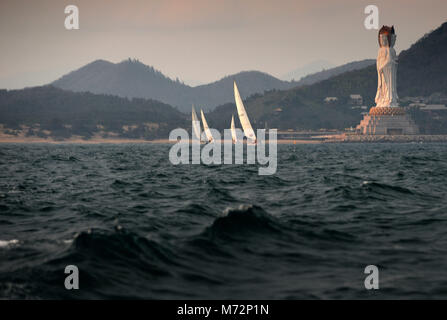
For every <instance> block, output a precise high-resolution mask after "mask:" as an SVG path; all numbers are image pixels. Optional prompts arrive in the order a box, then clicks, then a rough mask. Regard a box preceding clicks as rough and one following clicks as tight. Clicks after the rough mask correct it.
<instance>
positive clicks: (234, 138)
mask: <svg viewBox="0 0 447 320" xmlns="http://www.w3.org/2000/svg"><path fill="white" fill-rule="evenodd" d="M231 138H232V140H233V144H236V143H237V136H236V128H235V127H234V115H232V116H231Z"/></svg>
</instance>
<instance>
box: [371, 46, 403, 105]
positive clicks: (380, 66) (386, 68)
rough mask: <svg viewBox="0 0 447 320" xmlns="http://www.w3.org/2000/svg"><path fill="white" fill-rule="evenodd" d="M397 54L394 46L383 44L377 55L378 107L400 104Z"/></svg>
mask: <svg viewBox="0 0 447 320" xmlns="http://www.w3.org/2000/svg"><path fill="white" fill-rule="evenodd" d="M396 74H397V55H396V50H394V48H390V47H388V46H383V47H381V48H380V49H379V53H378V55H377V76H378V84H377V94H376V99H375V101H376V107H396V106H398V103H397V101H398V96H397V88H396Z"/></svg>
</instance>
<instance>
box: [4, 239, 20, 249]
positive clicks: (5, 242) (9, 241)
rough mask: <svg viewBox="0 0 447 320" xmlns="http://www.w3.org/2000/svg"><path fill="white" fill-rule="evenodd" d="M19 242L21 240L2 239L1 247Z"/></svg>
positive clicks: (7, 246)
mask: <svg viewBox="0 0 447 320" xmlns="http://www.w3.org/2000/svg"><path fill="white" fill-rule="evenodd" d="M18 244H19V240H17V239H12V240H0V248H9V247H12V246H15V245H18Z"/></svg>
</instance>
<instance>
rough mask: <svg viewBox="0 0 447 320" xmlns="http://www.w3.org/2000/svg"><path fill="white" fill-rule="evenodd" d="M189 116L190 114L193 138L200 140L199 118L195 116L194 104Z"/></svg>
mask: <svg viewBox="0 0 447 320" xmlns="http://www.w3.org/2000/svg"><path fill="white" fill-rule="evenodd" d="M191 116H192V134H193V140H198V141H199V142H200V120H199V119H198V118H197V114H196V110H195V109H194V106H192V113H191ZM194 138H195V139H194Z"/></svg>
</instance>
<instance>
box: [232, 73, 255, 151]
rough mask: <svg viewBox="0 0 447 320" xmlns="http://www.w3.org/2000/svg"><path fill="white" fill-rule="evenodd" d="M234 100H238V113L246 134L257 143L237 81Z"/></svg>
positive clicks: (252, 141) (251, 140)
mask: <svg viewBox="0 0 447 320" xmlns="http://www.w3.org/2000/svg"><path fill="white" fill-rule="evenodd" d="M234 100H235V101H236V107H237V113H238V115H239V120H240V121H241V125H242V129H243V130H244V134H245V136H246V137H247V139H248V140H249V141H250V142H251V143H256V135H255V132H254V131H253V128H252V126H251V124H250V120H248V115H247V112H246V111H245V108H244V104H243V102H242V99H241V95H240V94H239V90H238V89H237V86H236V81H234Z"/></svg>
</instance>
